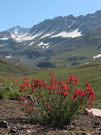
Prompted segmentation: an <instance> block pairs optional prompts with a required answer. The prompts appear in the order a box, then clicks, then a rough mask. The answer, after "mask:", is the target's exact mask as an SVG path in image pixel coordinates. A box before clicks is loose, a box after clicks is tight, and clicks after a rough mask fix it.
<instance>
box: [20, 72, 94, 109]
mask: <svg viewBox="0 0 101 135" xmlns="http://www.w3.org/2000/svg"><path fill="white" fill-rule="evenodd" d="M49 75H50V77H51V80H50V84H49V85H48V84H47V82H46V81H43V80H41V79H40V78H39V79H36V80H35V79H34V78H32V80H31V81H29V80H28V78H27V77H23V84H20V85H19V87H20V88H19V91H20V92H28V94H30V95H34V96H33V101H35V102H37V104H40V102H43V101H42V100H43V99H44V98H45V93H44V92H46V94H47V91H48V94H47V97H49V98H50V97H51V95H52V100H53V101H54V102H55V103H58V101H59V99H58V96H61V97H62V101H61V104H63V105H65V104H66V100H67V98H68V95H69V97H71V101H72V102H75V101H76V99H78V98H79V100H80V101H79V102H80V104H81V105H82V104H84V100H85V98H87V97H88V98H89V101H90V106H89V108H91V107H92V105H93V100H94V97H95V96H94V90H93V88H92V86H91V84H89V82H87V83H86V84H85V89H86V90H81V89H75V87H76V86H77V85H78V79H77V77H76V76H75V75H73V74H71V75H70V76H69V78H68V80H67V81H65V82H63V81H58V80H57V81H55V76H54V74H51V73H49ZM72 85H74V86H75V87H74V86H72ZM42 90H45V91H42ZM53 97H54V98H55V99H53ZM46 99H47V100H45V101H44V103H43V104H44V105H45V108H47V109H52V108H54V103H52V101H51V102H50V101H49V99H48V98H46ZM64 99H65V100H64ZM21 100H23V101H24V102H25V101H27V102H28V99H27V96H26V97H24V98H20V99H19V100H18V102H19V104H21ZM33 101H32V103H33V104H34V102H33ZM33 104H30V103H29V106H28V105H27V107H29V109H30V110H34V109H31V107H32V105H33ZM30 105H31V107H30Z"/></svg>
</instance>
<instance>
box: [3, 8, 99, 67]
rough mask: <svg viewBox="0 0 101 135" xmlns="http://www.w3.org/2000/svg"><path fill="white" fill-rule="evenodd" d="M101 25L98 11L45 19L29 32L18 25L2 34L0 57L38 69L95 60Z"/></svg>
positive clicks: (97, 52)
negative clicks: (12, 58) (12, 59)
mask: <svg viewBox="0 0 101 135" xmlns="http://www.w3.org/2000/svg"><path fill="white" fill-rule="evenodd" d="M100 22H101V10H98V11H96V12H95V13H93V14H87V15H86V16H82V15H80V16H78V17H74V16H73V15H69V16H64V17H61V16H59V17H55V18H53V19H46V20H44V21H42V22H40V23H39V24H37V25H34V26H33V27H31V28H29V29H26V28H22V27H20V26H15V27H13V28H11V29H9V30H7V31H5V32H0V55H3V56H5V57H7V56H10V57H14V59H19V60H20V61H21V62H22V63H27V64H31V65H37V66H39V67H44V66H43V65H50V67H51V66H52V67H56V66H65V65H67V64H72V65H75V64H82V63H84V62H88V61H92V60H94V59H93V56H96V55H98V54H100V53H101V50H100V49H101V47H100V46H101V39H100V35H101V23H100ZM98 48H99V49H98ZM71 54H72V56H71ZM10 57H9V58H10ZM47 67H49V66H47Z"/></svg>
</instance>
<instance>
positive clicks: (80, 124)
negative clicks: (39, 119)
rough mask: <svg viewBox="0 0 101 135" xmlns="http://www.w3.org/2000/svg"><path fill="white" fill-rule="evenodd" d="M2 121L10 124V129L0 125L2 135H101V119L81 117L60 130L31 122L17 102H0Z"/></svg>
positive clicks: (88, 116)
mask: <svg viewBox="0 0 101 135" xmlns="http://www.w3.org/2000/svg"><path fill="white" fill-rule="evenodd" d="M0 121H3V122H4V121H6V122H7V123H8V128H4V127H2V126H1V125H0V135H101V117H98V116H93V115H88V114H85V115H80V117H79V119H78V120H76V121H74V122H72V123H71V125H69V126H65V127H63V128H61V129H60V128H58V127H54V126H53V125H41V124H40V123H36V122H34V121H32V120H30V119H29V118H27V117H26V116H25V113H24V111H23V106H21V105H19V104H18V102H17V101H16V100H0Z"/></svg>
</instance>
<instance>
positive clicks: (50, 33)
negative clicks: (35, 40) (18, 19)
mask: <svg viewBox="0 0 101 135" xmlns="http://www.w3.org/2000/svg"><path fill="white" fill-rule="evenodd" d="M54 32H55V31H53V32H49V33H47V34H45V35H44V36H42V37H41V38H45V37H49V36H51V35H52V34H53V33H54Z"/></svg>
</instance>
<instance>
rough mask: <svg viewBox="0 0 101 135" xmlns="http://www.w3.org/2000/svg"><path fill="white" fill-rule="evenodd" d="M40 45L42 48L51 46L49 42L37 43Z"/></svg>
mask: <svg viewBox="0 0 101 135" xmlns="http://www.w3.org/2000/svg"><path fill="white" fill-rule="evenodd" d="M37 46H38V47H41V48H49V43H43V42H41V43H40V44H38V45H37Z"/></svg>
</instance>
